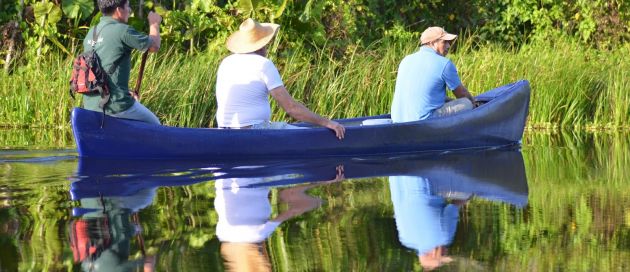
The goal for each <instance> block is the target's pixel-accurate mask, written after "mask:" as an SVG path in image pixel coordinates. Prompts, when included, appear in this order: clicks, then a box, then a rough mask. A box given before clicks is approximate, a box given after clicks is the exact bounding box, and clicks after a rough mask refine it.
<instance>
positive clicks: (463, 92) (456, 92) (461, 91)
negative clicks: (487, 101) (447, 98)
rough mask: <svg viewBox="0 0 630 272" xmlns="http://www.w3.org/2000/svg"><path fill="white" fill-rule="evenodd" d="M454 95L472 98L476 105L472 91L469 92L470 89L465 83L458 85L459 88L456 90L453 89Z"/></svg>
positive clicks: (471, 100)
mask: <svg viewBox="0 0 630 272" xmlns="http://www.w3.org/2000/svg"><path fill="white" fill-rule="evenodd" d="M453 95H455V97H457V98H462V97H465V98H468V100H470V102H472V104H473V105H475V98H474V97H473V96H472V95H471V94H470V92H468V89H466V87H464V85H463V84H460V85H459V86H457V88H455V90H453Z"/></svg>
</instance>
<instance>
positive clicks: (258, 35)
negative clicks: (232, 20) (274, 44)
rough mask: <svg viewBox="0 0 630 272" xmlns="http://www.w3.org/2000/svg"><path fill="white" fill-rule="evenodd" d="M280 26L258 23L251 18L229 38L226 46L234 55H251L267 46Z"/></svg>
mask: <svg viewBox="0 0 630 272" xmlns="http://www.w3.org/2000/svg"><path fill="white" fill-rule="evenodd" d="M278 28H280V25H277V24H272V23H258V22H256V21H254V20H253V19H251V18H249V19H247V20H245V21H244V22H243V23H241V26H240V27H239V29H238V31H236V32H234V33H232V35H230V37H228V39H227V42H226V43H225V46H226V47H227V49H228V50H230V51H231V52H232V53H241V54H243V53H251V52H254V51H256V50H258V49H261V48H263V47H264V46H265V45H267V44H268V43H269V42H270V41H271V40H272V39H273V37H274V36H275V35H276V33H277V32H278Z"/></svg>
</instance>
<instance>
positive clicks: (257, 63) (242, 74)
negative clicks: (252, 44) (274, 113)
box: [216, 53, 283, 127]
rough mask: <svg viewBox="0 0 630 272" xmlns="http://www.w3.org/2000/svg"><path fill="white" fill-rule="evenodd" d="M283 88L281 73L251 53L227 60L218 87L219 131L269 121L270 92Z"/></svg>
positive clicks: (233, 56)
mask: <svg viewBox="0 0 630 272" xmlns="http://www.w3.org/2000/svg"><path fill="white" fill-rule="evenodd" d="M282 85H283V83H282V79H281V78H280V73H278V69H277V68H276V66H275V65H274V64H273V62H271V60H269V59H268V58H265V57H263V56H260V55H257V54H253V53H249V54H233V55H230V56H228V57H226V58H225V59H223V61H222V62H221V65H219V70H218V71H217V84H216V96H217V106H218V108H217V123H218V125H219V127H244V126H249V125H255V124H259V123H262V122H264V121H269V120H270V118H271V106H270V105H269V91H270V90H273V89H274V88H277V87H280V86H282Z"/></svg>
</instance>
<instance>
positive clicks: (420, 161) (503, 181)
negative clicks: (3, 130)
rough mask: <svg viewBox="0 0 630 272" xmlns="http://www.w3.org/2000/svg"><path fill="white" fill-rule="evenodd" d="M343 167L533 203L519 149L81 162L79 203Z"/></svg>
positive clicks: (303, 177) (285, 180)
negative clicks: (224, 180) (286, 158)
mask: <svg viewBox="0 0 630 272" xmlns="http://www.w3.org/2000/svg"><path fill="white" fill-rule="evenodd" d="M339 165H343V167H344V174H345V177H346V178H347V179H351V178H365V177H384V176H419V177H423V178H426V179H428V180H429V181H431V188H432V191H434V192H436V193H440V194H446V195H450V196H457V195H475V196H477V197H482V198H486V199H490V200H499V201H505V202H509V203H512V204H515V205H518V206H522V205H525V204H526V203H527V192H528V189H527V179H526V176H525V168H524V164H523V158H522V155H521V153H520V151H518V150H514V149H509V150H504V149H501V150H481V151H474V152H471V151H467V152H452V153H421V154H415V155H405V156H398V157H382V156H378V157H361V158H349V157H343V158H322V159H310V160H290V161H283V160H273V161H241V162H238V163H236V162H222V163H213V162H209V161H198V160H189V161H186V160H177V161H164V160H160V161H154V162H147V161H145V162H140V161H137V160H129V161H118V160H117V161H108V160H101V159H89V158H81V159H80V160H79V169H78V172H77V181H75V182H73V183H72V185H71V193H72V197H73V199H79V198H84V197H94V196H124V195H132V194H134V193H135V192H137V191H139V190H143V189H146V188H155V187H159V186H179V185H188V184H194V183H198V182H203V181H210V180H216V179H218V178H258V177H264V179H261V183H258V184H252V185H249V186H250V187H257V186H284V185H291V184H297V183H302V182H314V181H323V180H331V179H333V178H335V175H336V171H335V168H336V167H337V166H339Z"/></svg>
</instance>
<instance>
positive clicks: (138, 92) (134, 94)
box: [131, 50, 149, 101]
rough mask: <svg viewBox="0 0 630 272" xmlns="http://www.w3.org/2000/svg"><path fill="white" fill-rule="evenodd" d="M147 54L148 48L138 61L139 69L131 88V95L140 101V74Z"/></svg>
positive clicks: (142, 72) (142, 71)
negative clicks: (134, 85)
mask: <svg viewBox="0 0 630 272" xmlns="http://www.w3.org/2000/svg"><path fill="white" fill-rule="evenodd" d="M148 56H149V50H147V51H144V53H142V60H141V61H140V71H138V79H137V80H136V88H135V89H134V90H133V93H132V94H131V96H133V98H135V99H136V100H138V101H140V85H142V75H143V74H144V66H145V64H146V63H147V57H148Z"/></svg>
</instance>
